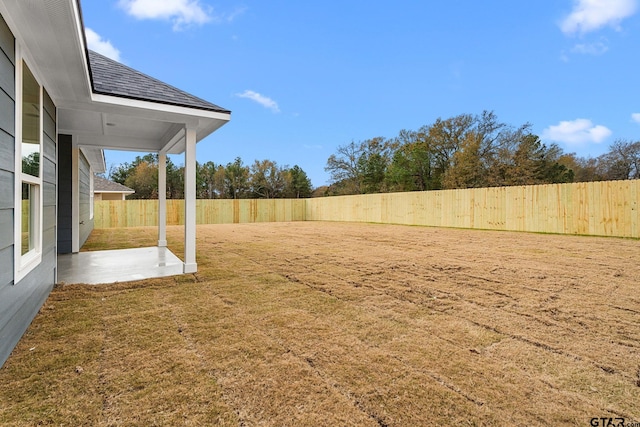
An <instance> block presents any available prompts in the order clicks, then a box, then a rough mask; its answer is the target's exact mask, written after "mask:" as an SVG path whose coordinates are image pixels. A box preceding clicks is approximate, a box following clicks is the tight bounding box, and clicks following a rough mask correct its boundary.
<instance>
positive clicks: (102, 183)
mask: <svg viewBox="0 0 640 427" xmlns="http://www.w3.org/2000/svg"><path fill="white" fill-rule="evenodd" d="M93 192H94V193H105V192H108V193H135V191H134V190H133V189H132V188H129V187H127V186H126V185H122V184H118V183H117V182H113V181H109V180H108V179H104V178H102V177H99V176H98V175H94V176H93Z"/></svg>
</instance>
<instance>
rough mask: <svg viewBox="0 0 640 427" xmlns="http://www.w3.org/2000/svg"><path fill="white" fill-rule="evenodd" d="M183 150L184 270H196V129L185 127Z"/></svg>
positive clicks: (189, 271)
mask: <svg viewBox="0 0 640 427" xmlns="http://www.w3.org/2000/svg"><path fill="white" fill-rule="evenodd" d="M185 130H186V132H185V150H184V272H185V273H195V272H196V271H198V264H196V131H195V129H193V128H189V127H188V126H187V128H186V129H185Z"/></svg>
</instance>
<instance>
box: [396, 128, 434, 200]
mask: <svg viewBox="0 0 640 427" xmlns="http://www.w3.org/2000/svg"><path fill="white" fill-rule="evenodd" d="M432 170H433V154H432V152H431V150H430V146H429V142H428V139H427V136H426V134H424V133H422V132H415V131H408V130H402V131H400V134H399V135H398V137H397V138H396V141H395V151H393V154H392V158H391V164H390V165H389V167H388V169H387V176H386V180H387V183H388V187H389V189H390V190H391V191H425V190H432V189H434V188H435V183H434V178H433V175H432Z"/></svg>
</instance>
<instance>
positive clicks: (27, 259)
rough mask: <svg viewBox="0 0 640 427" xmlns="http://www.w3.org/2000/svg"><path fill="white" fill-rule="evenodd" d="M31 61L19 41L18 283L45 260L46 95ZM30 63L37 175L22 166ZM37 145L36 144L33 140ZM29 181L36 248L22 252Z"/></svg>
mask: <svg viewBox="0 0 640 427" xmlns="http://www.w3.org/2000/svg"><path fill="white" fill-rule="evenodd" d="M31 64H32V61H30V60H29V59H28V58H26V55H25V53H24V52H23V50H22V48H21V46H20V45H19V44H18V42H17V41H16V61H15V85H16V86H15V88H16V90H15V170H14V177H15V179H14V182H15V191H14V193H15V194H14V196H15V199H14V200H15V203H14V232H15V233H14V234H15V237H14V280H13V284H14V285H15V284H17V283H18V282H19V281H21V280H22V279H23V278H24V277H26V276H27V274H29V273H30V272H31V271H33V270H34V269H35V268H36V267H37V266H38V265H40V264H41V263H42V245H43V199H44V197H43V173H44V166H43V165H44V156H43V151H44V148H43V145H44V144H43V135H42V134H43V129H44V127H43V126H44V95H43V90H44V87H43V86H42V83H41V81H42V80H41V79H40V78H39V77H38V74H37V71H36V70H35V69H34V67H33V66H32V65H31ZM25 67H27V68H28V70H29V72H30V73H31V74H32V75H33V78H34V79H35V81H36V83H37V85H38V93H39V118H38V121H39V124H38V126H39V128H38V146H39V162H38V176H33V175H30V174H27V173H24V172H23V170H22V144H23V141H22V140H23V127H22V124H23V113H24V112H23V110H24V108H23V101H24V97H23V90H24V87H23V85H24V68H25ZM34 145H35V144H34ZM23 184H27V185H29V186H30V187H31V190H30V194H31V196H32V198H33V200H31V197H30V202H29V209H30V214H29V217H28V218H29V222H30V225H29V228H30V229H29V233H32V234H33V236H29V238H30V239H31V238H33V248H31V249H30V250H29V251H27V252H26V253H25V254H24V255H23V254H22V244H23V236H22V226H23V203H22V185H23Z"/></svg>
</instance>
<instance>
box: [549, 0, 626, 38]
mask: <svg viewBox="0 0 640 427" xmlns="http://www.w3.org/2000/svg"><path fill="white" fill-rule="evenodd" d="M637 7H638V0H574V7H573V10H572V11H571V13H570V14H569V16H567V17H566V18H565V19H564V20H563V21H562V22H561V23H560V29H561V30H562V32H563V33H565V34H575V33H581V34H584V33H588V32H591V31H595V30H598V29H600V28H602V27H606V26H612V27H614V28H616V29H619V26H620V21H622V20H623V19H624V18H628V17H629V16H631V15H633V14H634V13H635V12H636V9H637Z"/></svg>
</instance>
